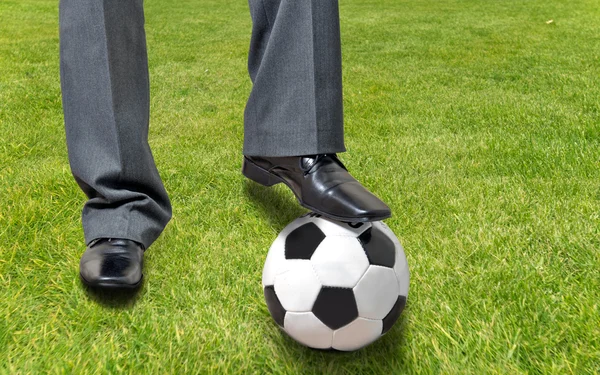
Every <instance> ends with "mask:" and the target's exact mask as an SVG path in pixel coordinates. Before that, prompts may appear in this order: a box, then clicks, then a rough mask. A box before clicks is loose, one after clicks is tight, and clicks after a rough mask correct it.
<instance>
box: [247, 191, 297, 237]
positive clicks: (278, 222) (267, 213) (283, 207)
mask: <svg viewBox="0 0 600 375" xmlns="http://www.w3.org/2000/svg"><path fill="white" fill-rule="evenodd" d="M282 187H283V189H282ZM284 189H287V187H284V186H283V185H282V184H281V185H278V186H273V187H265V186H262V185H259V184H257V183H255V182H253V181H250V180H247V179H246V180H245V181H244V192H245V194H246V196H247V197H248V199H249V200H250V201H251V202H253V203H255V206H256V208H257V209H258V210H257V211H259V212H260V213H261V214H262V216H263V217H264V218H265V219H266V220H267V221H268V222H269V224H270V225H271V227H272V228H273V229H275V230H276V231H277V232H280V231H281V230H282V229H283V228H284V227H285V226H286V225H288V224H289V223H290V222H291V221H292V220H294V219H296V218H297V217H299V216H302V215H303V214H305V213H306V210H305V209H304V208H302V206H300V205H299V204H298V202H297V201H296V198H295V197H294V195H293V193H292V192H287V193H288V194H285V193H284V191H282V190H284Z"/></svg>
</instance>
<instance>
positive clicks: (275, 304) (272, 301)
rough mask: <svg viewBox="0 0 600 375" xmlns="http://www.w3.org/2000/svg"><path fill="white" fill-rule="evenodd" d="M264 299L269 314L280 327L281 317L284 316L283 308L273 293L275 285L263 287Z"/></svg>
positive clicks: (281, 324) (281, 323) (281, 325)
mask: <svg viewBox="0 0 600 375" xmlns="http://www.w3.org/2000/svg"><path fill="white" fill-rule="evenodd" d="M264 293H265V301H267V308H268V309H269V312H270V313H271V316H272V317H273V319H274V320H275V323H277V324H278V325H279V326H280V327H283V319H284V318H285V309H284V308H283V306H282V305H281V302H279V298H278V297H277V294H276V293H275V287H274V286H273V285H269V286H266V287H265V290H264Z"/></svg>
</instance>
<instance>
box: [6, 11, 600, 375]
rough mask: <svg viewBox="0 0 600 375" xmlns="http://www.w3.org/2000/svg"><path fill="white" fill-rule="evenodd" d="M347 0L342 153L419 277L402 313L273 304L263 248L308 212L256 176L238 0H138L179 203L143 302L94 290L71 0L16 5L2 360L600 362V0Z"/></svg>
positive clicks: (191, 367) (374, 365) (581, 370)
mask: <svg viewBox="0 0 600 375" xmlns="http://www.w3.org/2000/svg"><path fill="white" fill-rule="evenodd" d="M341 13H342V15H341V17H342V39H343V57H344V83H345V86H344V94H345V101H344V104H345V111H346V112H345V117H346V143H347V148H348V152H347V153H345V154H343V155H342V159H343V160H344V161H345V162H346V164H347V166H348V167H349V168H350V170H351V172H352V173H353V174H354V175H355V176H356V177H357V178H359V180H361V181H362V182H363V183H364V184H365V185H367V186H368V187H369V188H370V189H371V190H373V191H374V192H375V193H376V194H378V195H379V196H380V197H381V198H383V199H384V200H385V201H387V202H388V203H389V204H390V205H391V207H392V209H393V212H394V216H393V218H391V219H389V220H387V223H388V224H389V225H390V227H391V228H392V229H393V230H394V231H395V232H396V233H397V234H398V236H399V238H400V240H401V241H402V243H403V245H404V247H405V249H406V252H407V257H408V261H409V264H410V267H411V276H412V278H411V290H410V295H409V304H408V307H407V310H406V311H405V313H404V314H403V317H402V319H401V320H400V322H399V324H397V325H396V327H394V329H393V330H392V331H391V332H390V333H389V334H388V335H386V336H385V337H384V338H383V339H381V340H380V341H378V342H377V343H375V344H373V345H372V346H370V347H368V348H366V349H364V350H362V351H359V352H356V353H351V354H339V353H337V354H336V353H329V352H321V351H312V350H310V349H306V348H303V347H301V346H299V345H298V344H296V343H295V342H293V341H292V340H291V339H289V338H287V337H285V336H284V335H281V334H280V332H279V330H278V329H277V328H276V326H275V324H274V323H273V322H272V321H271V318H270V317H269V314H268V311H267V309H266V307H265V304H264V302H263V297H262V291H261V288H260V276H261V271H262V264H263V261H264V257H265V255H266V252H267V249H268V247H269V246H270V243H271V241H272V240H273V239H274V238H275V236H276V235H277V233H278V232H279V230H281V229H282V228H283V227H284V226H285V225H286V224H287V223H288V222H290V221H291V220H292V219H294V218H295V217H296V216H299V215H300V214H301V213H302V212H303V210H302V209H300V208H299V207H298V206H297V205H296V203H295V202H294V200H293V199H292V195H291V193H290V192H289V191H287V190H285V189H284V188H283V187H281V186H277V187H275V188H273V189H272V190H268V189H266V188H262V187H258V186H255V185H253V184H251V183H247V182H246V181H245V180H244V178H243V177H242V175H241V174H240V167H241V148H242V136H243V135H242V113H243V107H244V104H245V99H246V97H247V95H248V93H249V90H250V81H249V79H248V78H247V72H246V54H247V49H248V42H249V32H250V26H251V25H250V17H249V14H248V10H247V4H246V3H245V2H244V1H232V0H202V1H190V0H179V1H175V0H147V1H146V21H147V23H146V30H147V38H148V43H149V57H150V74H151V87H152V105H151V111H152V119H151V127H150V143H151V146H152V149H153V152H154V156H155V159H156V162H157V165H158V168H159V170H160V172H161V175H162V177H163V180H164V182H165V185H166V188H167V190H168V191H169V194H170V196H171V198H172V202H173V206H174V217H173V220H172V222H171V223H170V224H169V226H168V227H167V229H166V231H165V232H164V234H163V235H162V236H161V238H160V239H159V240H158V241H157V242H156V243H155V244H154V245H153V246H152V248H151V249H150V251H149V252H148V253H147V256H146V268H145V275H146V277H147V278H146V283H145V285H144V287H143V289H142V290H141V292H140V293H139V294H138V295H137V296H136V297H135V298H134V299H133V300H127V299H126V298H124V296H110V295H104V296H102V295H96V294H93V293H90V292H89V291H86V290H85V289H84V288H83V287H82V286H81V284H80V282H79V279H78V262H79V257H80V256H81V254H82V253H83V251H84V244H83V234H82V229H81V225H80V210H81V207H82V204H83V202H84V195H83V193H81V192H80V191H79V189H78V187H77V185H76V183H75V181H74V180H73V178H72V177H71V175H70V170H69V166H68V159H67V151H66V145H65V140H64V138H65V137H64V129H63V118H62V109H61V98H60V82H59V68H58V7H57V2H56V1H50V0H2V2H0V19H2V22H0V373H6V374H16V373H119V372H125V373H136V374H141V373H157V374H163V373H184V372H187V373H238V374H250V373H256V374H262V373H277V374H284V373H287V374H311V373H327V374H336V373H340V374H341V373H348V374H401V373H443V374H464V373H470V374H483V373H496V374H525V373H527V374H529V373H531V374H538V373H539V374H541V373H554V374H586V373H591V374H594V373H595V374H597V373H600V308H599V301H600V82H599V79H600V37H599V35H600V8H599V7H598V3H597V1H595V0H575V1H568V2H566V1H558V0H545V1H542V0H531V1H526V2H524V1H517V0H503V1H483V0H460V1H459V0H445V1H424V0H415V1H407V0H347V1H346V0H345V1H341ZM550 19H552V20H554V22H552V23H547V22H546V21H548V20H550ZM215 164H218V165H219V166H220V167H219V169H215V168H214V165H215Z"/></svg>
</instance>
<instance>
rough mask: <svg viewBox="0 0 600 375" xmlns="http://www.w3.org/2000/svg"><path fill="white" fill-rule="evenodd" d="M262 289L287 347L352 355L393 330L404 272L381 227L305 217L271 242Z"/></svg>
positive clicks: (394, 244) (392, 240)
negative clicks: (297, 345) (287, 340)
mask: <svg viewBox="0 0 600 375" xmlns="http://www.w3.org/2000/svg"><path fill="white" fill-rule="evenodd" d="M262 284H263V288H264V294H265V300H266V302H267V307H268V309H269V312H270V313H271V316H272V317H273V319H274V320H275V322H276V323H277V324H278V325H279V326H280V327H281V328H282V329H283V330H284V331H285V332H286V333H287V334H288V335H290V336H291V337H292V338H293V339H295V340H296V341H298V342H300V343H301V344H304V345H306V346H308V347H311V348H316V349H335V350H341V351H352V350H357V349H360V348H362V347H364V346H367V345H369V344H371V343H372V342H374V341H375V340H377V339H378V338H379V337H381V336H382V335H383V334H385V333H386V332H388V331H389V329H390V328H391V327H392V326H393V324H394V323H395V322H396V320H397V319H398V317H399V316H400V314H401V313H402V310H403V309H404V306H405V305H406V298H407V296H408V284H409V270H408V263H407V262H406V256H405V254H404V249H403V248H402V245H400V242H399V241H398V238H397V237H396V236H395V235H394V233H393V232H392V231H391V230H390V228H389V227H388V226H387V225H386V224H385V223H383V222H381V221H377V222H367V223H344V222H339V221H334V220H330V219H327V218H324V217H321V216H320V215H317V214H314V213H310V214H306V215H304V216H302V217H299V218H298V219H296V220H294V221H293V222H291V223H290V224H289V225H288V226H286V227H285V228H284V229H283V231H281V233H280V234H279V236H277V238H276V239H275V241H274V242H273V245H272V246H271V248H270V249H269V253H268V255H267V259H266V261H265V266H264V269H263V278H262Z"/></svg>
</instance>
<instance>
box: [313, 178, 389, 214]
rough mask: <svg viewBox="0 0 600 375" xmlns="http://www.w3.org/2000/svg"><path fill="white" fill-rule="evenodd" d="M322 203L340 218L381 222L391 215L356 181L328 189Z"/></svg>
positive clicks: (378, 200)
mask: <svg viewBox="0 0 600 375" xmlns="http://www.w3.org/2000/svg"><path fill="white" fill-rule="evenodd" d="M322 203H323V206H324V207H326V208H327V209H328V210H329V211H331V212H336V213H337V215H338V216H341V217H348V218H367V219H373V220H382V219H385V218H387V217H389V216H390V215H391V210H390V208H389V207H388V206H387V205H386V204H385V203H384V202H383V201H381V199H379V198H377V197H376V196H375V195H374V194H373V193H371V192H370V191H368V190H367V189H366V188H365V187H364V186H362V185H361V184H360V183H359V182H357V181H356V182H346V183H342V184H339V185H337V186H335V187H333V188H331V189H329V190H328V191H327V192H326V194H325V195H324V197H323V202H322Z"/></svg>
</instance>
